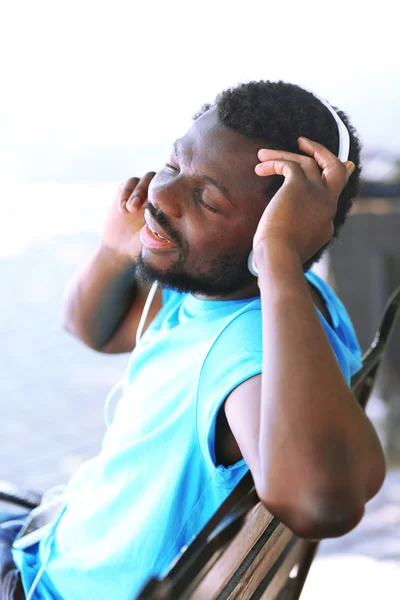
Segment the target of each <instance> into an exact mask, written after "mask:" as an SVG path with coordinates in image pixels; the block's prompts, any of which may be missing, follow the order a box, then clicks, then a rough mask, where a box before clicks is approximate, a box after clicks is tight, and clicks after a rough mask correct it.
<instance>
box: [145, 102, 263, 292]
mask: <svg viewBox="0 0 400 600" xmlns="http://www.w3.org/2000/svg"><path fill="white" fill-rule="evenodd" d="M260 148H261V145H260V143H259V142H256V141H252V140H248V139H247V138H245V137H244V136H242V135H240V134H238V133H236V132H235V131H233V130H230V129H228V128H226V127H224V126H223V125H221V124H220V123H219V122H218V119H217V114H216V110H215V109H211V110H209V111H208V112H206V113H205V114H204V115H202V116H201V117H200V118H199V119H197V120H196V121H195V122H194V124H193V126H192V127H191V129H190V130H189V131H188V132H187V133H186V135H185V136H184V137H182V138H180V139H179V140H177V142H176V143H175V145H174V150H173V152H172V154H171V157H170V160H169V162H168V165H166V166H165V167H164V169H162V170H161V171H160V172H159V173H158V174H157V175H156V176H155V177H154V179H153V180H152V182H151V185H150V188H149V193H148V205H147V208H146V211H145V218H146V221H147V224H148V225H147V226H145V227H144V229H143V230H142V234H141V239H142V243H143V249H142V253H141V257H140V259H139V262H138V274H139V275H142V276H143V277H144V278H149V279H157V280H158V281H159V282H160V283H162V284H164V285H168V286H170V287H173V288H175V289H179V290H181V291H185V292H191V293H193V294H197V295H204V296H206V297H214V298H218V297H241V296H243V297H246V295H247V294H249V295H255V294H257V293H258V288H257V284H256V280H255V278H254V277H253V276H252V275H251V274H250V273H249V271H248V268H247V258H248V255H249V252H250V250H251V248H252V241H253V236H254V233H255V230H256V228H257V224H258V222H259V220H260V218H261V215H262V213H263V211H264V210H265V207H266V205H267V196H266V193H265V189H266V186H267V184H266V180H265V179H264V178H262V177H259V176H257V175H256V174H255V171H254V167H255V165H256V164H257V163H258V162H259V160H258V158H257V152H258V150H259V149H260ZM152 230H153V231H155V232H156V233H158V234H159V235H161V236H162V237H163V238H167V239H168V240H169V242H165V241H163V240H162V239H160V238H159V237H158V236H157V235H154V233H152Z"/></svg>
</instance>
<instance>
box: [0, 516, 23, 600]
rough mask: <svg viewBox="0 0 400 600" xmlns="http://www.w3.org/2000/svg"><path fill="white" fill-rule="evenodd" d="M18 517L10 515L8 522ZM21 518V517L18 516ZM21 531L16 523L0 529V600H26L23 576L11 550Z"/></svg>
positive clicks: (4, 520) (3, 520) (3, 521)
mask: <svg viewBox="0 0 400 600" xmlns="http://www.w3.org/2000/svg"><path fill="white" fill-rule="evenodd" d="M15 518H16V515H9V516H8V518H7V519H4V518H2V519H1V521H2V523H3V524H4V523H5V522H6V520H11V519H15ZM18 518H19V515H18ZM20 529H21V525H20V524H18V523H15V525H12V526H10V527H7V528H6V527H1V528H0V600H25V593H24V589H23V587H22V581H21V574H20V572H19V571H18V569H17V567H16V566H15V564H14V561H13V557H12V553H11V548H12V544H13V541H14V538H15V536H16V535H17V533H18V531H19V530H20Z"/></svg>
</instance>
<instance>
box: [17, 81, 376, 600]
mask: <svg viewBox="0 0 400 600" xmlns="http://www.w3.org/2000/svg"><path fill="white" fill-rule="evenodd" d="M340 117H341V119H342V121H343V122H344V123H345V125H346V126H347V129H348V131H349V132H350V154H349V160H347V161H345V162H344V163H343V162H341V161H340V160H339V158H338V157H337V153H338V144H339V135H338V126H337V123H336V122H335V119H334V118H333V117H332V113H331V111H330V110H328V109H327V108H326V106H324V104H323V103H322V102H321V101H320V100H319V99H317V98H316V97H315V96H313V95H312V94H311V93H309V92H308V91H305V90H303V89H302V88H299V87H297V86H293V85H290V84H286V83H283V82H279V83H271V82H252V83H249V84H244V85H239V86H238V87H236V88H234V89H232V90H227V91H226V92H224V93H222V94H221V95H220V96H219V97H218V98H217V100H216V102H215V103H214V104H213V105H211V106H206V107H204V109H203V111H202V112H201V113H200V114H199V115H197V117H196V119H195V121H194V123H193V126H192V127H191V129H190V130H189V131H188V132H187V134H186V135H185V136H183V137H182V138H180V139H179V140H177V142H176V143H175V144H174V149H173V152H172V154H171V157H170V159H169V162H168V163H167V164H166V166H165V168H163V169H162V170H161V171H160V172H159V173H157V174H155V173H148V174H147V175H146V176H145V177H143V178H142V179H141V180H139V179H137V178H133V179H131V180H129V181H128V182H127V183H126V184H125V186H123V187H122V189H121V190H120V193H119V194H118V196H117V198H116V200H115V202H114V204H113V206H112V208H111V211H110V213H109V216H108V219H107V223H106V226H105V229H104V232H103V235H102V239H101V242H100V244H99V247H98V248H97V249H96V251H95V252H94V254H93V256H92V257H91V258H90V260H89V262H88V263H87V265H86V266H85V267H84V269H83V270H82V271H81V272H80V273H79V275H78V276H77V278H76V279H75V280H74V282H72V284H71V286H70V288H69V292H68V295H67V300H66V318H65V324H66V327H67V329H68V330H69V331H71V332H72V333H74V334H75V335H77V336H78V337H79V338H80V339H81V340H82V341H83V342H85V343H86V344H87V345H88V346H90V347H92V348H94V349H96V350H98V351H102V352H110V353H115V352H132V351H133V352H132V354H131V358H130V361H129V365H128V368H127V372H126V377H125V380H124V391H123V395H122V398H121V399H120V401H119V404H118V407H117V410H116V414H115V416H114V419H113V422H112V424H111V426H110V427H109V429H108V431H107V434H106V436H105V438H104V441H103V446H102V451H101V453H100V455H99V456H98V457H96V458H94V459H92V460H91V461H89V462H88V463H86V464H85V465H83V466H82V467H81V468H80V469H79V470H78V471H77V473H76V474H75V475H74V477H73V478H72V480H71V482H70V484H69V488H68V503H67V506H66V509H65V511H64V513H63V515H62V517H61V519H60V520H59V522H58V524H57V526H56V527H55V530H54V534H53V536H52V537H51V538H50V539H47V540H43V541H42V542H41V544H40V545H39V546H36V547H33V548H31V549H28V551H24V552H21V551H14V560H15V562H16V563H17V565H18V567H19V569H20V571H21V573H22V579H23V583H24V587H25V590H26V591H27V590H28V589H29V588H30V587H31V586H32V583H33V580H34V578H35V577H37V573H38V572H39V570H40V569H41V575H42V576H41V578H40V577H37V579H40V582H39V584H38V587H37V596H35V597H38V598H44V599H49V598H52V599H54V598H55V599H57V600H58V599H60V598H62V599H64V600H66V599H74V600H75V599H78V598H85V600H88V599H90V598H96V600H99V599H100V598H107V599H109V598H118V600H125V599H126V600H131V599H132V598H134V597H135V595H137V593H138V592H139V591H140V589H141V587H142V586H143V585H144V584H145V582H146V580H147V579H148V578H149V577H150V576H151V575H157V574H161V573H162V572H163V571H164V570H165V569H166V568H167V567H168V565H169V564H170V562H171V561H172V560H173V559H174V557H175V556H176V555H177V553H178V552H179V550H180V549H181V548H182V547H183V546H184V545H185V544H186V543H187V542H188V541H189V540H190V539H191V538H192V536H193V535H195V534H196V533H197V532H198V531H199V530H200V529H201V527H202V526H203V525H204V523H205V522H206V521H207V520H208V519H209V517H210V516H211V515H212V514H213V513H214V512H215V510H216V509H217V508H218V506H219V505H220V504H221V503H222V501H223V500H224V499H225V498H226V496H227V495H228V494H229V492H230V491H231V490H232V489H233V487H234V486H235V485H236V484H237V482H238V481H239V480H240V479H241V477H242V476H243V475H244V473H245V472H246V470H247V468H250V470H251V473H252V475H253V478H254V481H255V485H256V489H257V491H258V494H259V496H260V499H261V500H262V501H263V502H264V504H265V506H266V507H267V508H268V509H269V510H270V511H271V512H272V513H273V514H274V515H276V516H277V517H279V518H280V519H281V520H282V521H283V522H284V523H286V524H287V525H288V526H289V527H290V528H291V529H293V531H294V532H295V533H297V534H298V535H300V536H303V537H308V538H323V537H333V536H338V535H342V534H344V533H346V532H347V531H349V530H350V529H352V528H353V527H354V526H355V525H356V524H357V523H358V522H359V521H360V519H361V517H362V515H363V511H364V506H365V503H366V502H367V501H368V500H369V499H370V498H371V497H372V496H373V495H374V494H375V493H376V492H377V491H378V489H379V488H380V486H381V484H382V481H383V478H384V459H383V454H382V449H381V446H380V444H379V441H378V439H377V436H376V434H375V432H374V430H373V428H372V426H371V424H370V422H369V420H368V419H367V417H366V416H365V414H364V413H363V411H362V410H361V409H360V408H359V406H358V404H357V402H356V400H355V399H354V397H353V396H352V394H351V392H350V390H349V387H348V383H349V380H350V376H351V375H352V374H353V373H354V372H355V371H356V370H357V369H358V368H359V366H360V351H359V347H358V344H357V341H356V339H355V335H354V332H353V329H352V327H351V324H350V323H349V320H348V317H347V315H346V313H345V311H344V309H343V307H342V306H341V304H340V303H339V301H338V300H337V298H336V297H335V295H334V294H333V292H332V291H331V290H330V289H329V288H328V287H327V286H326V285H325V284H324V283H323V282H322V281H321V280H319V279H318V278H317V277H316V276H315V275H313V274H312V273H309V272H308V268H309V267H310V266H311V265H312V264H313V262H314V261H315V260H317V258H318V257H319V256H320V255H321V254H322V252H323V249H324V248H325V247H326V245H327V244H328V243H329V241H330V240H331V238H332V237H333V236H335V235H336V234H337V231H338V229H339V227H340V225H341V224H342V223H343V222H344V220H345V217H346V214H347V212H348V210H349V208H350V206H351V201H352V198H354V196H355V195H356V194H357V190H358V184H359V176H360V159H359V150H360V146H359V143H358V140H357V137H356V135H355V132H354V130H353V129H352V128H351V126H350V124H349V122H348V119H347V118H346V116H345V115H344V114H343V113H340ZM251 250H253V261H254V264H255V266H256V269H257V271H258V276H254V274H252V273H251V272H250V271H249V269H248V256H249V253H250V251H251ZM253 261H251V263H252V262H253ZM250 266H251V265H250ZM305 271H307V272H306V274H305ZM254 272H256V271H254ZM155 280H156V281H158V289H157V291H156V293H155V296H154V300H153V302H152V304H151V308H150V310H149V312H148V315H147V319H146V323H145V332H144V334H143V338H142V339H141V340H140V342H139V343H138V344H137V346H136V347H135V336H136V331H137V329H138V325H139V321H140V318H141V314H142V311H143V308H144V304H145V300H146V296H147V294H148V290H149V285H148V283H149V282H151V281H155ZM35 585H36V583H35Z"/></svg>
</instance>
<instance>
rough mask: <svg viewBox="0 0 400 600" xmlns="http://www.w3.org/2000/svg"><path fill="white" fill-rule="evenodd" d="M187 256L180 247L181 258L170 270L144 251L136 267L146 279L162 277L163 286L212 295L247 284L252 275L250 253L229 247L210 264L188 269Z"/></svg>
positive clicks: (231, 290) (148, 280) (139, 273)
mask: <svg viewBox="0 0 400 600" xmlns="http://www.w3.org/2000/svg"><path fill="white" fill-rule="evenodd" d="M184 262H185V260H184V256H183V252H182V249H180V252H179V255H178V258H177V260H176V261H175V263H174V264H173V265H171V266H170V267H169V268H168V269H167V270H164V271H161V270H159V269H157V268H156V267H153V266H152V265H150V264H149V263H148V261H146V260H145V259H144V258H143V254H142V253H141V254H140V256H139V258H138V260H137V263H136V269H135V275H136V277H137V278H138V279H139V280H140V281H142V282H146V283H148V282H153V281H158V282H159V283H160V284H161V285H162V286H164V287H167V288H170V289H173V290H176V291H178V292H181V293H186V294H199V295H204V296H209V297H215V296H221V297H224V296H228V295H230V294H233V293H235V292H236V291H237V290H238V289H240V288H242V287H244V286H245V285H246V284H248V283H249V280H250V279H251V278H252V276H251V274H250V273H249V271H248V269H247V255H246V256H245V257H239V256H238V255H237V253H234V252H230V251H225V252H222V253H221V254H220V255H219V256H218V257H216V258H215V259H214V260H213V261H212V262H211V263H210V264H209V265H207V268H204V267H203V269H200V268H199V267H197V268H196V269H195V272H193V273H192V272H190V273H188V272H187V271H186V270H185V267H184Z"/></svg>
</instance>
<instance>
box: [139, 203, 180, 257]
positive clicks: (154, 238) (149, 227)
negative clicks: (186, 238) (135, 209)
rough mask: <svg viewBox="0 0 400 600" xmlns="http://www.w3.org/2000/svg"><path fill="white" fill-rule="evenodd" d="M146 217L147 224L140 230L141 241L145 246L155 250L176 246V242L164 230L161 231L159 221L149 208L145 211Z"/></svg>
mask: <svg viewBox="0 0 400 600" xmlns="http://www.w3.org/2000/svg"><path fill="white" fill-rule="evenodd" d="M144 219H145V221H146V224H145V225H144V227H143V228H142V230H141V232H140V241H141V242H142V244H143V246H144V247H145V248H147V249H148V250H153V251H157V250H158V251H162V250H170V249H171V248H176V244H175V243H174V242H172V241H171V240H169V239H168V238H167V237H166V236H165V235H162V234H163V233H164V231H162V230H161V232H160V229H161V228H160V227H159V226H158V223H156V222H155V220H154V218H153V217H152V215H151V213H150V211H149V210H148V209H146V210H145V211H144Z"/></svg>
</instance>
